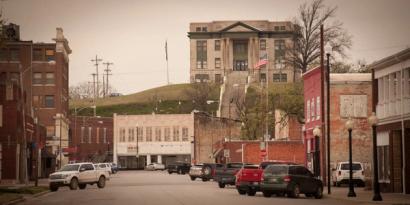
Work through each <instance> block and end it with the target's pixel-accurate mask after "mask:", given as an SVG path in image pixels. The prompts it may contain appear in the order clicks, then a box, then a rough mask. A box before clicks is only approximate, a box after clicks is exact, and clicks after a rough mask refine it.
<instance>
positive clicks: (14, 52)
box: [10, 48, 20, 61]
mask: <svg viewBox="0 0 410 205" xmlns="http://www.w3.org/2000/svg"><path fill="white" fill-rule="evenodd" d="M10 61H20V50H19V49H17V48H11V49H10Z"/></svg>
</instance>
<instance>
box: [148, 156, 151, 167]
mask: <svg viewBox="0 0 410 205" xmlns="http://www.w3.org/2000/svg"><path fill="white" fill-rule="evenodd" d="M148 164H151V155H150V154H147V165H148Z"/></svg>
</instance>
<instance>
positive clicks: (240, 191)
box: [237, 189, 246, 195]
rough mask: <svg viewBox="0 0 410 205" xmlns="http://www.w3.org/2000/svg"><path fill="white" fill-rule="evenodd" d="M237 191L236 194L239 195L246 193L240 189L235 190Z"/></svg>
mask: <svg viewBox="0 0 410 205" xmlns="http://www.w3.org/2000/svg"><path fill="white" fill-rule="evenodd" d="M237 190H238V193H239V194H240V195H245V194H246V191H245V190H242V189H237Z"/></svg>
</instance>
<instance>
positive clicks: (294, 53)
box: [285, 0, 352, 72]
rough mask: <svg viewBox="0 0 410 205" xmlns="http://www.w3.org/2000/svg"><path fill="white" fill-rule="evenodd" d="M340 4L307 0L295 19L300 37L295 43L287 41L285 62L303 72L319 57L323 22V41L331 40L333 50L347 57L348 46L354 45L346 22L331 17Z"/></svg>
mask: <svg viewBox="0 0 410 205" xmlns="http://www.w3.org/2000/svg"><path fill="white" fill-rule="evenodd" d="M336 10H337V7H327V6H325V5H324V0H314V1H312V2H309V3H308V2H305V3H304V4H302V5H301V6H300V7H299V12H298V16H297V18H296V20H295V29H296V32H297V37H296V38H295V42H294V45H291V46H289V45H287V52H286V59H285V61H286V63H287V64H290V65H292V66H295V69H300V70H301V71H302V72H306V70H307V69H308V68H309V67H310V66H311V65H312V64H314V63H318V59H319V57H320V26H321V25H322V24H323V25H324V42H325V44H326V43H329V44H330V46H332V48H333V52H335V53H338V54H339V55H340V56H341V57H346V50H347V49H350V47H351V45H352V40H351V39H352V37H351V35H349V34H348V33H347V30H345V29H344V28H343V23H342V22H340V21H333V22H332V23H329V21H330V19H332V18H333V17H335V14H336Z"/></svg>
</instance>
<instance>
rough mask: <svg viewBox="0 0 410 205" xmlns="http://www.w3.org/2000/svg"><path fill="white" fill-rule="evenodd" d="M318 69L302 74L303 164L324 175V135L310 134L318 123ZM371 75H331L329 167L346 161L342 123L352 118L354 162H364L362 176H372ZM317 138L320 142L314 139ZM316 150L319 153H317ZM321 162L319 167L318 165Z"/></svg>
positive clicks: (343, 125)
mask: <svg viewBox="0 0 410 205" xmlns="http://www.w3.org/2000/svg"><path fill="white" fill-rule="evenodd" d="M320 74H321V72H320V68H319V67H318V68H314V69H311V70H309V71H308V72H307V73H306V74H304V76H303V78H304V95H305V112H306V113H305V116H306V124H305V141H306V165H307V167H308V168H309V169H311V170H312V171H318V170H320V175H321V176H322V177H323V178H325V176H324V175H326V167H325V166H326V156H327V155H326V152H327V148H326V147H325V146H324V145H325V144H326V143H325V142H326V139H327V138H326V137H327V136H326V135H325V136H322V137H321V138H316V139H315V137H314V136H313V133H312V131H313V129H314V127H316V126H319V125H321V120H320V119H321V102H322V99H321V97H320V90H321V84H320ZM371 89H372V85H371V75H370V74H368V73H345V74H332V73H331V74H330V153H331V157H330V166H331V167H332V168H335V167H336V164H337V163H338V162H343V161H348V159H349V157H348V153H349V149H348V131H347V129H346V128H345V123H346V121H347V120H348V118H349V117H351V118H352V120H353V121H354V126H353V131H352V145H353V146H352V147H353V161H358V162H362V163H364V165H365V176H366V177H367V178H370V177H371V164H372V157H371V155H369V154H368V153H371V151H372V147H371V139H372V135H371V128H370V126H369V124H368V123H367V118H368V117H369V116H370V114H371V112H372V110H371V102H372V90H371ZM317 140H319V141H317ZM317 151H319V153H318V152H317ZM318 165H320V166H319V167H317V166H318Z"/></svg>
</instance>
